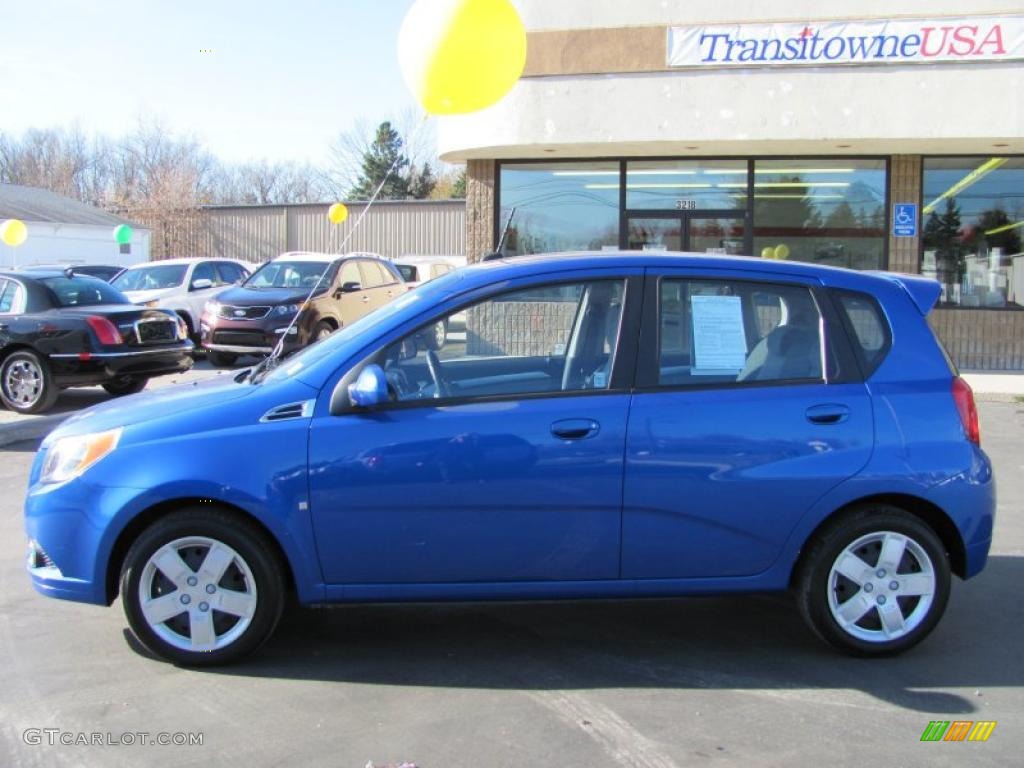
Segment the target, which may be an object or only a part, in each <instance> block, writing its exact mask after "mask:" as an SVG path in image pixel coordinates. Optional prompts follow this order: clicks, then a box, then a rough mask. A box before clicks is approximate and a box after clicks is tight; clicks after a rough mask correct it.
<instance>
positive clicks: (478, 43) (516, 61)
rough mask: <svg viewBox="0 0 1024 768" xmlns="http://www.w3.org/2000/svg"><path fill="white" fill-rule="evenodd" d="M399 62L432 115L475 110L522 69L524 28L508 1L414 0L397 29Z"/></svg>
mask: <svg viewBox="0 0 1024 768" xmlns="http://www.w3.org/2000/svg"><path fill="white" fill-rule="evenodd" d="M398 63H399V65H400V66H401V68H402V74H403V75H404V77H405V82H406V83H407V84H408V85H409V88H410V90H412V92H413V95H414V96H415V97H416V99H417V100H418V101H419V102H420V104H422V105H423V108H424V109H425V110H426V111H427V112H429V113H430V114H433V115H457V114H464V113H466V112H475V111H477V110H478V109H483V108H485V107H489V106H491V105H492V104H494V103H495V102H496V101H498V100H500V99H501V98H502V97H503V96H505V94H507V93H508V92H509V91H510V90H512V86H513V85H515V84H516V81H517V80H518V79H519V76H520V75H521V74H522V73H523V67H524V66H525V65H526V29H525V28H524V27H523V22H522V19H520V18H519V14H518V13H517V12H516V9H515V7H514V6H513V5H512V3H511V2H509V0H416V2H415V3H414V4H413V6H412V7H411V8H410V9H409V12H408V13H406V15H405V20H404V21H403V22H402V29H401V31H400V32H399V33H398Z"/></svg>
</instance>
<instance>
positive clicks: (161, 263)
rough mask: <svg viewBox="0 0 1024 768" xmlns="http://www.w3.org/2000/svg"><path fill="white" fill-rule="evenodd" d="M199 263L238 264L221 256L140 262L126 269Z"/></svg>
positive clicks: (183, 257) (184, 257)
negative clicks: (219, 262)
mask: <svg viewBox="0 0 1024 768" xmlns="http://www.w3.org/2000/svg"><path fill="white" fill-rule="evenodd" d="M199 261H230V262H232V263H235V264H239V263H242V262H238V261H236V260H235V259H228V258H223V257H221V256H180V257H178V258H176V259H157V260H155V261H140V262H139V263H138V264H132V265H131V266H130V267H125V269H141V268H142V267H162V266H178V265H181V264H195V263H196V262H199Z"/></svg>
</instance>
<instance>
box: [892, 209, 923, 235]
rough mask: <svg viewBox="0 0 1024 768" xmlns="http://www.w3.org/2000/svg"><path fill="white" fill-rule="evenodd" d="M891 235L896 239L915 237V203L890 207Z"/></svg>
mask: <svg viewBox="0 0 1024 768" xmlns="http://www.w3.org/2000/svg"><path fill="white" fill-rule="evenodd" d="M892 233H893V235H895V236H896V237H917V204H916V203H896V204H895V205H894V206H893V207H892Z"/></svg>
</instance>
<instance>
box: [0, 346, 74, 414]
mask: <svg viewBox="0 0 1024 768" xmlns="http://www.w3.org/2000/svg"><path fill="white" fill-rule="evenodd" d="M59 394H60V389H59V388H58V387H57V384H56V383H55V382H54V380H53V374H52V373H51V372H50V366H49V365H47V363H46V360H44V359H43V358H42V357H41V356H40V355H38V354H36V353H35V352H33V351H32V350H30V349H19V350H17V351H15V352H12V353H11V354H9V355H8V356H7V357H5V358H4V359H3V363H2V364H0V400H2V401H3V404H4V405H6V406H7V407H8V408H10V409H11V410H12V411H17V412H18V413H42V412H43V411H48V410H50V409H51V408H52V407H53V405H54V403H56V402H57V396H58V395H59Z"/></svg>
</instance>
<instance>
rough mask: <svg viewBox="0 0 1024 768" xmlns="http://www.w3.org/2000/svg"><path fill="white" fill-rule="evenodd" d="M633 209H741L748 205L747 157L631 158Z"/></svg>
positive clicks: (628, 174) (629, 181) (629, 196)
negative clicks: (722, 158)
mask: <svg viewBox="0 0 1024 768" xmlns="http://www.w3.org/2000/svg"><path fill="white" fill-rule="evenodd" d="M626 207H627V208H629V209H631V210H659V211H660V210H676V211H696V210H739V211H742V210H744V209H745V208H746V207H747V161H746V160H631V161H629V162H628V163H626Z"/></svg>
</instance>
